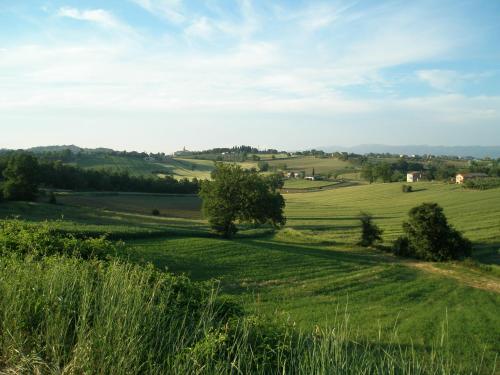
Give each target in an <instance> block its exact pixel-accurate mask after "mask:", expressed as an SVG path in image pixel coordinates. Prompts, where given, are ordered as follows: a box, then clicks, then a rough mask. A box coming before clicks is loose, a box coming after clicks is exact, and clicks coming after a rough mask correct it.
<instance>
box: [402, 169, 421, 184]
mask: <svg viewBox="0 0 500 375" xmlns="http://www.w3.org/2000/svg"><path fill="white" fill-rule="evenodd" d="M421 179H422V172H418V171H414V172H408V173H407V174H406V182H417V181H420V180H421Z"/></svg>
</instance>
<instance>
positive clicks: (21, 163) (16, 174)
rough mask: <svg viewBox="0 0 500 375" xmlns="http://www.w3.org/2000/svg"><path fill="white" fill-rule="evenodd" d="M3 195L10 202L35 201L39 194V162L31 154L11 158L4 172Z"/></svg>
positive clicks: (20, 154) (21, 154)
mask: <svg viewBox="0 0 500 375" xmlns="http://www.w3.org/2000/svg"><path fill="white" fill-rule="evenodd" d="M3 176H4V177H5V182H4V183H3V189H2V190H3V195H4V197H5V199H8V200H26V201H30V200H34V199H35V197H36V194H37V192H38V160H37V159H36V157H34V156H33V155H31V154H27V153H18V154H14V155H12V156H11V157H10V159H9V161H8V163H7V167H6V168H5V169H4V171H3Z"/></svg>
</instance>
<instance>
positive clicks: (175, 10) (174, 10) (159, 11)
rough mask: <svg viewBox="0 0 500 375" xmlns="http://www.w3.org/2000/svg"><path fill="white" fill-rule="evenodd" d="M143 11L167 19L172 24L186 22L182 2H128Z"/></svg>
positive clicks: (177, 0) (136, 0)
mask: <svg viewBox="0 0 500 375" xmlns="http://www.w3.org/2000/svg"><path fill="white" fill-rule="evenodd" d="M129 1H132V2H133V3H135V4H136V5H138V6H140V7H141V8H143V9H144V10H146V11H148V12H150V13H152V14H154V15H156V16H159V17H163V18H165V19H167V20H168V21H170V22H172V23H174V24H180V23H183V22H184V21H185V20H186V17H185V15H184V14H183V11H182V0H129Z"/></svg>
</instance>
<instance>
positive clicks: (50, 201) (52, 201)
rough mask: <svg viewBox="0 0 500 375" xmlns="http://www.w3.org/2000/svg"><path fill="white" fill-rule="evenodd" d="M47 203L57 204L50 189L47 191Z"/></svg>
mask: <svg viewBox="0 0 500 375" xmlns="http://www.w3.org/2000/svg"><path fill="white" fill-rule="evenodd" d="M49 203H50V204H57V200H56V195H55V194H54V192H53V191H51V192H50V193H49Z"/></svg>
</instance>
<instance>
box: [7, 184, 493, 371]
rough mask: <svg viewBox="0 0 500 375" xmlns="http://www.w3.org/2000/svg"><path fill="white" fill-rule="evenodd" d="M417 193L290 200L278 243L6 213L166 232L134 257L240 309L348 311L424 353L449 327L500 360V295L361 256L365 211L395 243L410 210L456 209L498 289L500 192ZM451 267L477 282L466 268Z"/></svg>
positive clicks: (458, 343)
mask: <svg viewBox="0 0 500 375" xmlns="http://www.w3.org/2000/svg"><path fill="white" fill-rule="evenodd" d="M415 189H416V190H417V191H415V192H414V193H410V194H404V193H402V192H401V186H400V184H373V185H365V186H356V187H348V188H342V189H337V190H331V191H324V192H317V193H304V194H300V193H299V194H290V195H287V196H286V199H287V216H288V224H287V229H285V230H283V231H281V232H280V233H278V234H277V235H275V236H268V237H262V236H256V237H252V236H250V235H247V236H245V237H243V238H239V239H237V240H234V241H225V240H221V239H216V238H209V237H207V235H206V230H207V229H206V225H205V223H204V222H202V221H188V220H181V219H167V218H152V217H148V216H142V215H132V214H119V213H115V212H103V211H95V210H90V209H85V208H74V207H65V206H56V207H53V206H49V205H43V204H35V205H27V204H23V203H16V204H11V203H9V204H2V205H0V215H1V216H4V215H5V214H8V213H13V212H21V213H22V214H23V215H24V217H28V218H34V219H38V220H39V219H42V218H44V217H52V218H56V217H60V215H61V214H64V215H65V219H69V220H71V221H73V222H74V224H68V223H62V224H61V225H62V226H64V227H65V229H69V230H71V228H72V227H71V225H73V229H76V228H78V229H79V230H88V231H99V230H100V231H109V232H113V233H118V237H119V236H123V237H124V238H127V234H132V235H133V234H138V235H142V236H145V235H146V236H149V234H148V233H152V234H155V233H157V234H158V235H161V237H157V236H155V237H149V238H143V239H139V240H133V241H130V242H129V244H130V246H131V248H130V251H129V252H128V253H127V254H126V255H125V256H126V257H130V258H132V259H136V260H140V261H152V262H154V263H155V264H156V265H157V266H159V267H161V268H164V267H168V268H169V269H170V270H172V271H174V272H185V273H188V274H189V275H191V276H192V277H193V278H195V279H198V280H205V279H209V278H218V279H221V280H222V287H223V291H224V292H226V293H229V294H233V295H235V296H236V297H237V298H239V299H240V300H241V301H242V302H243V303H244V304H245V306H246V308H247V309H248V310H250V311H251V310H253V309H259V310H261V311H263V312H264V313H269V314H274V313H276V312H278V313H283V314H285V316H290V318H291V319H293V320H295V321H297V322H298V324H300V325H301V326H304V327H306V326H312V325H315V324H320V323H322V322H325V321H326V320H327V319H331V318H332V317H333V316H334V315H335V312H336V310H337V309H338V308H339V307H340V309H341V310H342V309H344V308H345V307H346V305H347V310H348V312H349V314H350V316H351V321H352V323H353V326H357V327H359V329H360V330H361V331H362V333H363V334H365V335H367V336H369V337H378V335H379V330H380V334H381V335H382V337H387V336H388V335H389V334H390V332H392V331H393V327H394V326H396V328H397V330H398V332H399V333H398V334H399V340H400V341H401V342H402V343H405V344H410V342H411V340H412V342H413V343H414V344H415V345H416V346H418V347H420V346H428V345H430V344H432V343H433V342H435V340H438V338H439V332H440V330H441V324H442V323H443V322H444V321H445V319H446V317H447V322H448V330H447V331H448V334H449V337H450V341H451V344H452V350H453V351H454V352H457V353H459V354H460V356H461V358H462V359H463V360H464V361H468V360H470V359H471V358H473V357H476V356H478V355H480V354H481V353H480V352H481V351H482V350H483V349H485V350H486V353H487V359H488V360H489V361H491V360H492V358H493V356H494V353H495V349H496V350H497V352H498V347H499V346H500V341H499V337H500V318H499V316H498V308H499V305H500V297H499V294H498V293H495V292H489V291H484V290H480V289H477V288H471V287H469V286H467V285H466V284H464V283H463V282H461V281H460V280H456V279H455V278H450V277H446V275H442V274H438V273H433V272H427V271H426V270H422V269H419V268H415V267H408V266H407V265H405V264H403V263H401V262H399V261H398V260H397V259H395V258H393V257H390V256H388V255H385V254H381V253H379V252H377V251H374V250H365V249H360V248H357V247H356V246H355V242H356V238H357V236H358V235H359V229H358V225H357V222H356V215H357V214H358V213H359V211H360V210H365V211H369V212H371V213H372V214H373V215H374V216H375V220H376V222H377V223H378V224H379V225H380V226H381V227H382V228H383V229H384V230H385V233H384V237H385V238H386V239H387V240H388V241H389V240H391V239H394V238H395V236H397V235H398V234H399V233H400V231H401V222H402V221H403V220H404V218H405V217H406V215H407V211H408V210H409V209H410V208H411V207H413V206H415V205H417V204H419V203H421V202H424V201H434V202H438V203H440V204H441V205H442V206H443V207H444V208H445V213H446V214H447V216H448V217H449V219H450V222H451V223H452V224H454V225H455V226H456V227H457V228H458V229H460V230H463V231H464V232H465V234H466V235H467V236H468V237H469V238H471V239H472V240H473V241H474V243H475V245H476V246H477V245H479V246H480V253H479V254H478V257H479V258H480V259H481V260H482V261H483V262H486V263H489V264H492V267H493V271H490V272H487V273H486V276H487V277H489V278H490V279H494V278H496V277H497V276H496V275H498V248H499V246H500V245H499V243H498V242H499V240H500V233H499V230H498V228H499V224H500V217H499V215H498V212H500V194H499V190H498V189H496V190H489V191H466V190H462V189H461V188H460V187H457V186H454V185H444V184H437V183H436V184H433V183H421V184H415ZM124 203H126V202H124ZM117 209H120V210H122V208H120V207H117ZM55 211H58V212H55ZM170 234H175V235H174V236H169V235H170ZM131 237H133V236H131ZM441 267H443V268H444V269H447V268H453V267H461V268H462V269H461V272H476V270H470V269H467V268H463V267H462V266H454V265H444V266H441ZM477 272H479V273H484V271H482V270H479V271H477ZM496 280H498V278H496Z"/></svg>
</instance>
